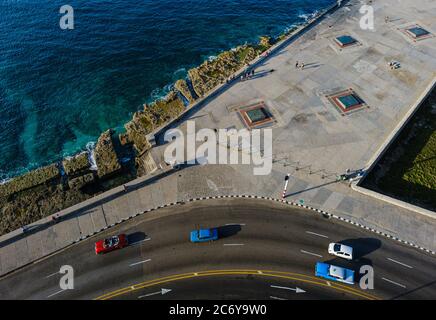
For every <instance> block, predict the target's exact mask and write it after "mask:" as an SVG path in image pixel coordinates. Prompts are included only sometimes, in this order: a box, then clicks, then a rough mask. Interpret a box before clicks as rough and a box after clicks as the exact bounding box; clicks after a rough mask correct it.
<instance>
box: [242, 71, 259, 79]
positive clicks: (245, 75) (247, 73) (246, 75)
mask: <svg viewBox="0 0 436 320" xmlns="http://www.w3.org/2000/svg"><path fill="white" fill-rule="evenodd" d="M255 72H256V71H255V70H254V68H253V69H251V70H247V71H245V72H244V74H243V75H241V81H244V80H247V79H250V78H251V77H252V76H254V73H255Z"/></svg>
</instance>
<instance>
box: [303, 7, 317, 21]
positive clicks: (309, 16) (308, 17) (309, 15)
mask: <svg viewBox="0 0 436 320" xmlns="http://www.w3.org/2000/svg"><path fill="white" fill-rule="evenodd" d="M318 14H319V11H318V10H316V11H315V12H312V13H302V14H300V15H298V17H299V18H301V19H304V21H306V22H308V21H310V20H312V19H313V18H315V17H316V16H318Z"/></svg>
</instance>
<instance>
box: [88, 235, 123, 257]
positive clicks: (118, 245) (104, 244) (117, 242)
mask: <svg viewBox="0 0 436 320" xmlns="http://www.w3.org/2000/svg"><path fill="white" fill-rule="evenodd" d="M127 245H128V241H127V236H126V235H125V234H119V235H117V236H113V237H110V238H107V239H104V240H100V241H97V242H96V243H95V254H102V253H108V252H111V251H114V250H117V249H122V248H124V247H127Z"/></svg>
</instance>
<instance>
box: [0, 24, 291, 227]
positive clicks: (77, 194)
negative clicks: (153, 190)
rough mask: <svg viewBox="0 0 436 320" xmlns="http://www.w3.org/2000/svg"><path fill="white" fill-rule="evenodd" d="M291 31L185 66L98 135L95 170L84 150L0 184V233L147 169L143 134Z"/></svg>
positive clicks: (176, 115) (146, 134)
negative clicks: (163, 89) (162, 91)
mask: <svg viewBox="0 0 436 320" xmlns="http://www.w3.org/2000/svg"><path fill="white" fill-rule="evenodd" d="M295 29H297V27H295V28H293V29H291V30H288V31H287V32H286V33H283V34H282V35H280V36H279V37H277V38H275V39H272V38H270V37H266V36H262V37H260V41H259V43H257V44H246V45H241V46H238V47H236V48H233V49H231V50H228V51H224V52H222V53H221V54H219V55H218V56H217V57H216V58H215V59H213V60H207V61H205V62H203V63H202V64H201V65H200V66H198V67H196V68H192V69H190V70H189V71H188V77H187V78H186V79H180V80H178V81H176V82H175V84H174V86H173V88H172V89H171V91H170V92H169V94H168V95H167V96H166V97H165V98H163V99H161V100H157V101H154V102H153V103H151V104H149V105H147V104H144V107H143V109H142V110H140V111H137V112H135V113H134V115H133V117H132V120H131V121H129V122H127V123H126V124H125V125H124V128H125V132H124V133H121V134H119V135H115V134H114V131H113V130H111V129H110V130H107V131H106V132H104V133H102V134H101V136H100V137H99V139H98V141H97V143H96V145H95V149H94V150H93V155H92V156H93V158H94V159H95V164H96V167H97V168H94V167H93V166H94V165H95V164H93V163H91V161H90V159H91V155H90V152H91V151H89V150H88V151H84V152H81V153H79V154H76V155H74V156H72V157H67V158H65V159H63V160H61V161H59V162H58V163H53V164H50V165H48V166H45V167H42V168H38V169H36V170H33V171H30V172H28V173H26V174H23V175H21V176H18V177H15V178H13V179H11V180H9V181H7V182H5V183H3V184H0V214H1V218H0V235H3V234H5V233H8V232H11V231H13V230H16V229H18V228H20V227H22V226H25V225H27V224H30V223H32V222H35V221H37V220H39V219H41V218H43V217H46V216H49V215H52V214H54V213H56V212H58V211H60V210H62V209H65V208H67V207H70V206H72V205H74V204H77V203H80V202H82V201H84V200H86V199H89V198H91V197H94V196H96V195H98V194H100V193H102V192H104V191H107V190H109V189H111V188H113V187H116V186H119V185H121V184H124V183H126V182H128V181H130V180H133V179H134V178H136V177H139V176H142V175H146V174H148V173H150V168H151V166H150V165H149V151H150V149H151V148H152V145H151V143H150V142H149V141H148V139H147V136H148V135H149V134H151V133H152V132H153V131H155V130H156V129H158V128H159V127H161V126H163V125H165V124H167V123H169V122H170V121H172V120H174V119H176V118H177V117H178V116H180V115H181V114H182V113H183V111H185V110H186V108H189V107H190V106H192V105H193V104H195V103H196V102H197V100H198V99H201V98H203V97H205V96H207V95H208V94H209V93H210V92H211V91H212V90H213V89H215V88H216V87H217V86H219V85H221V84H223V83H225V82H226V81H227V80H228V79H229V78H230V77H232V75H234V74H235V72H237V71H238V70H240V69H241V68H243V67H245V66H248V65H249V64H250V62H251V61H253V60H254V59H256V58H257V57H259V55H261V54H263V53H264V52H266V51H267V50H268V49H269V48H270V47H271V46H272V45H274V44H275V43H276V42H278V41H281V40H283V39H285V38H287V37H288V36H289V35H290V34H292V33H293V32H294V31H295Z"/></svg>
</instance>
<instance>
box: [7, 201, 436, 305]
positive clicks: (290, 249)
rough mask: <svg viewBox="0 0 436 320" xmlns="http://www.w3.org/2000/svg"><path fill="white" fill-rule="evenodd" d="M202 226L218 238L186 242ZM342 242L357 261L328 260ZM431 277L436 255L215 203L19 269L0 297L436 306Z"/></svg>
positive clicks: (246, 206)
mask: <svg viewBox="0 0 436 320" xmlns="http://www.w3.org/2000/svg"><path fill="white" fill-rule="evenodd" d="M198 227H219V232H220V235H221V239H220V240H218V241H216V242H213V243H205V244H192V243H190V242H189V232H190V231H191V230H192V229H195V228H198ZM121 232H122V233H126V234H127V235H128V237H129V241H130V242H131V245H130V246H129V247H127V248H124V249H122V250H118V251H114V252H112V253H109V254H106V255H102V256H96V255H95V253H94V248H93V247H94V242H95V241H96V240H98V239H100V238H103V237H106V236H109V235H113V234H118V233H121ZM339 241H340V242H342V243H346V244H350V245H352V246H353V247H354V248H355V251H356V253H357V259H355V261H353V262H348V261H345V260H343V259H339V258H335V257H333V256H330V255H329V254H328V253H327V246H328V244H329V243H330V242H339ZM317 261H328V262H332V263H334V264H337V265H340V266H345V267H348V268H352V269H354V270H355V271H356V272H357V273H358V271H359V269H360V266H362V265H371V266H372V267H373V268H374V286H375V288H374V290H361V289H360V288H359V285H358V284H355V285H354V286H353V285H346V284H339V283H333V282H329V281H325V280H323V279H320V278H316V277H315V276H314V265H315V263H316V262H317ZM63 265H71V266H72V267H73V269H74V289H73V290H62V289H61V288H60V286H59V281H60V279H61V277H62V274H60V273H59V270H60V267H61V266H63ZM435 270H436V258H435V257H433V256H430V255H427V254H425V253H423V252H421V251H419V250H417V249H414V248H410V247H407V246H404V245H402V244H399V243H397V242H394V241H391V240H388V239H386V238H383V237H378V236H377V235H376V234H374V233H369V232H366V231H365V230H363V229H360V228H356V227H354V226H352V225H349V224H345V223H342V222H338V221H337V220H333V219H327V218H324V217H322V216H320V215H318V214H316V213H313V212H311V211H308V210H305V209H299V208H290V207H288V206H284V205H282V204H279V203H273V202H267V201H262V200H247V199H243V200H242V199H234V200H209V201H201V202H195V203H189V204H184V205H180V206H177V207H171V208H165V209H160V210H157V211H154V212H151V213H148V214H146V215H143V216H141V217H138V218H136V219H133V220H131V221H129V222H126V223H124V224H121V225H119V226H117V227H115V228H113V229H109V230H108V231H107V232H105V233H103V234H100V235H98V236H96V237H94V238H90V239H88V240H85V241H83V242H80V243H79V244H76V245H74V246H71V247H69V248H67V249H65V250H63V251H62V252H60V253H58V254H56V255H53V256H51V257H48V258H46V259H44V260H42V261H40V262H38V263H36V264H33V265H31V266H28V267H26V268H24V269H21V270H19V271H17V272H16V273H13V274H11V275H9V276H7V277H5V278H3V279H1V280H0V298H1V299H96V298H99V299H277V300H279V299H376V298H380V299H436V275H435ZM297 288H298V292H297ZM162 289H165V290H163V291H162Z"/></svg>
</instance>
